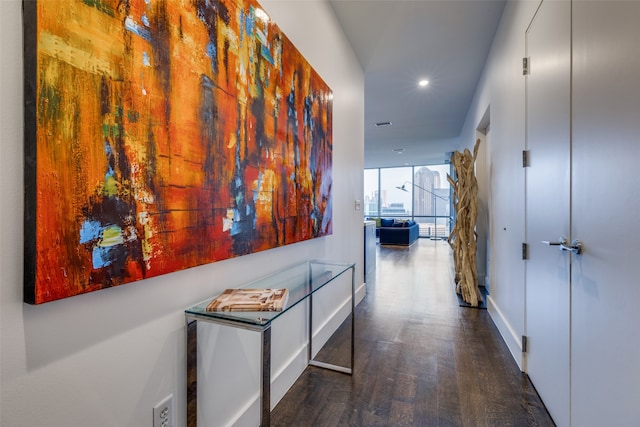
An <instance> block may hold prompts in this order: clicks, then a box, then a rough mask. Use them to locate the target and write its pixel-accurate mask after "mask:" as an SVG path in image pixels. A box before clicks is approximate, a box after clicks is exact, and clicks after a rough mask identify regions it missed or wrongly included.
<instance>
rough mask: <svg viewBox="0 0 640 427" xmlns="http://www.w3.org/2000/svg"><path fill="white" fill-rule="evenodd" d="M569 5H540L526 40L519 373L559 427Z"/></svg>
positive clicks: (564, 332)
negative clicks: (525, 250)
mask: <svg viewBox="0 0 640 427" xmlns="http://www.w3.org/2000/svg"><path fill="white" fill-rule="evenodd" d="M570 31H571V4H570V3H569V2H568V1H545V2H543V3H542V4H541V6H540V8H539V10H538V11H537V13H536V15H535V17H534V18H533V20H532V22H531V25H530V26H529V28H528V29H527V33H526V56H527V58H528V61H529V74H528V75H527V76H526V108H527V111H526V117H527V123H526V146H527V150H528V151H529V167H527V168H526V169H525V182H526V184H525V187H526V188H525V200H526V202H525V203H526V207H525V215H526V217H525V224H526V240H527V242H528V245H529V258H528V260H527V261H526V265H525V271H526V273H525V286H526V290H525V298H526V302H525V329H526V335H527V338H528V342H527V353H526V355H525V357H526V359H525V363H526V365H525V370H526V372H527V373H528V374H529V377H530V378H531V381H532V382H533V384H534V386H535V387H536V390H537V391H538V393H539V394H540V397H541V398H542V400H543V401H544V403H545V405H546V406H547V409H548V410H549V413H550V414H551V416H552V417H553V419H554V421H555V422H556V424H557V425H558V426H560V427H563V426H569V425H570V377H569V374H570V373H569V366H570V365H569V362H570V310H571V287H570V283H569V281H570V265H571V264H570V263H571V252H567V251H561V250H560V249H559V246H550V245H546V244H544V243H542V242H543V241H549V242H554V241H555V242H557V241H559V239H560V237H561V236H564V237H566V238H568V239H570V237H571V236H569V233H570V230H571V224H570V220H571V212H570V208H571V197H570V195H571V193H570V191H571V182H570V178H571V162H570V154H571V134H570V125H571V120H570V119H571V104H570V99H571V98H570V96H571V92H570V88H571V85H570V83H571V80H570V79H571V56H570V55H571V45H570V43H571V33H570Z"/></svg>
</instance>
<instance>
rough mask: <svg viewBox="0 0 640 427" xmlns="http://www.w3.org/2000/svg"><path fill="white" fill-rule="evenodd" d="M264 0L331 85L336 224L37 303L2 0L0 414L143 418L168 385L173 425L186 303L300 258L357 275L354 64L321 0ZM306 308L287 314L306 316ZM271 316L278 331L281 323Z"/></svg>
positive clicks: (67, 422) (140, 425)
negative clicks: (28, 294) (25, 275)
mask: <svg viewBox="0 0 640 427" xmlns="http://www.w3.org/2000/svg"><path fill="white" fill-rule="evenodd" d="M263 3H264V4H263V6H264V7H265V9H266V11H267V12H268V13H269V14H271V15H272V17H273V18H274V20H275V21H276V22H277V23H278V25H279V26H280V28H281V29H282V30H283V31H284V33H285V34H286V35H287V36H288V37H289V38H290V39H291V40H292V41H293V43H294V44H295V45H296V46H297V48H298V49H299V50H300V51H301V52H302V54H303V55H304V56H305V57H306V59H307V60H308V61H309V62H310V63H311V65H312V66H313V67H314V68H315V69H316V70H317V71H318V72H319V74H320V75H321V76H322V78H323V79H324V80H325V81H326V82H327V83H328V84H329V86H330V87H331V88H332V90H333V92H334V115H333V120H334V121H333V141H334V160H333V183H334V186H333V198H334V199H333V200H334V206H333V218H334V229H333V230H334V234H333V235H332V236H329V237H325V238H321V239H315V240H313V241H309V242H303V243H299V244H295V245H290V246H287V247H282V248H278V249H274V250H270V251H266V252H261V253H258V254H253V255H248V256H243V257H239V258H235V259H231V260H226V261H221V262H217V263H214V264H209V265H205V266H200V267H196V268H192V269H189V270H185V271H181V272H177V273H173V274H170V275H165V276H162V277H158V278H153V279H149V280H145V281H142V282H137V283H133V284H129V285H124V286H120V287H116V288H111V289H106V290H102V291H99V292H94V293H91V294H86V295H80V296H76V297H73V298H68V299H65V300H60V301H55V302H51V303H47V304H44V305H41V306H35V307H34V306H29V305H26V304H23V303H22V265H23V258H22V247H23V166H22V165H23V134H22V126H23V115H22V108H23V98H22V84H23V79H22V41H21V40H22V34H21V31H22V18H21V5H22V3H21V1H15V0H3V1H0V34H1V42H0V49H1V50H0V57H1V58H2V60H1V61H0V94H1V96H0V144H1V146H2V152H1V154H0V156H1V157H0V190H1V193H0V195H1V199H2V200H3V204H2V209H1V210H0V215H1V216H0V242H2V243H1V246H0V306H1V314H0V316H1V317H0V328H1V329H0V334H1V336H0V346H1V347H0V358H1V360H0V362H1V371H0V374H1V378H0V380H1V382H0V384H1V388H0V393H1V394H0V398H1V405H0V411H1V412H0V424H1V425H2V426H8V427H9V426H10V427H22V426H24V427H32V426H37V425H43V426H53V427H57V426H60V427H62V426H64V427H75V426H83V427H84V426H88V425H90V426H92V427H100V426H110V427H111V426H118V427H144V426H151V425H152V415H151V414H152V407H153V406H154V405H155V404H156V403H157V402H159V401H160V400H161V399H162V398H164V397H165V396H166V395H168V394H169V393H173V394H174V396H175V400H176V425H177V426H184V425H185V419H186V415H185V405H186V388H185V381H186V380H185V370H186V360H185V342H186V335H185V324H184V309H185V308H186V307H188V306H189V305H191V304H193V303H196V302H198V301H200V300H203V299H205V298H207V297H208V296H210V295H212V294H213V293H215V292H216V291H218V290H220V289H222V288H224V287H229V286H231V287H232V286H237V285H241V284H242V283H243V282H247V281H250V280H253V279H255V278H257V277H260V276H263V275H264V274H265V273H268V272H272V271H275V270H277V269H279V268H281V267H284V266H287V265H290V264H292V263H295V262H297V261H301V260H305V259H308V258H329V259H336V260H346V261H353V262H357V263H358V269H357V275H356V280H357V283H358V284H362V283H363V271H362V263H363V224H362V213H361V212H360V211H355V210H354V200H355V199H361V198H362V191H363V190H362V188H363V184H362V179H363V178H362V169H363V167H364V155H363V147H364V135H363V128H364V77H363V74H362V70H361V68H360V66H359V65H358V63H357V61H356V59H355V56H354V55H353V53H352V51H351V48H350V47H349V45H348V44H347V42H346V41H345V38H344V36H343V34H342V31H341V30H340V29H339V26H338V24H337V22H336V20H335V18H334V16H333V14H332V12H331V10H330V8H329V6H328V5H327V4H326V3H325V2H324V1H305V2H294V1H278V0H269V1H265V2H263ZM337 298H342V296H338V297H337ZM338 302H341V301H338ZM303 315H304V313H299V314H298V317H297V318H296V317H292V318H291V323H292V324H297V323H298V322H304V318H303ZM278 328H279V329H280V330H283V328H284V330H285V333H286V328H287V325H286V324H284V325H282V324H281V325H279V326H278ZM275 333H276V331H274V334H275ZM233 339H235V337H233ZM279 340H280V341H278V340H276V338H275V337H274V346H275V347H276V348H275V349H274V352H275V353H276V354H280V353H282V351H280V350H278V349H279V348H280V346H281V344H280V343H281V338H279ZM242 343H243V344H242V345H243V346H245V350H241V351H244V353H243V354H244V356H245V358H246V360H248V361H249V362H251V363H253V362H255V363H258V361H257V357H256V356H255V355H254V353H253V351H254V350H255V349H254V348H253V347H251V346H252V345H253V344H251V337H250V338H249V339H248V341H242ZM287 345H290V346H293V347H295V346H296V345H299V343H298V344H296V343H295V342H294V343H287ZM279 351H280V353H278V352H279ZM276 357H278V358H280V359H281V360H280V362H279V363H280V364H281V365H282V364H283V363H285V362H283V361H282V359H283V358H285V356H277V355H276V356H274V358H276ZM254 359H255V360H254ZM244 362H245V360H237V359H234V360H232V361H231V362H230V366H227V369H226V370H225V371H224V372H223V374H222V376H221V377H219V378H218V381H219V382H220V383H221V384H230V383H231V381H232V380H233V379H234V372H242V371H244V370H246V369H247V367H246V366H245V365H244ZM285 364H286V363H285ZM256 366H257V365H256ZM299 369H300V368H299V367H298V366H296V365H292V367H291V368H290V369H289V372H287V373H286V374H287V375H284V376H287V377H291V376H293V377H294V378H295V376H296V375H297V374H299ZM256 386H257V385H256ZM256 392H257V388H256ZM280 393H281V392H280ZM234 403H235V404H237V408H235V409H232V410H231V411H230V412H232V413H233V414H234V416H242V415H243V411H244V409H243V408H242V404H244V402H234ZM219 421H222V420H216V421H215V422H216V423H217V422H219ZM208 425H212V424H208Z"/></svg>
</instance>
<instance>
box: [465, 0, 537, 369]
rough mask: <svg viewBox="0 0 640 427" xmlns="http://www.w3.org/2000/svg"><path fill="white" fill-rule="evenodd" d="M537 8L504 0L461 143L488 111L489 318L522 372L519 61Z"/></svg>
mask: <svg viewBox="0 0 640 427" xmlns="http://www.w3.org/2000/svg"><path fill="white" fill-rule="evenodd" d="M538 4H539V1H537V0H531V1H528V0H525V1H517V2H516V1H508V2H507V5H506V6H505V10H504V13H503V16H502V20H501V22H500V27H499V28H498V31H497V32H496V36H495V39H494V41H493V46H492V49H491V53H490V54H489V57H488V58H487V62H486V64H485V69H484V73H483V76H482V78H481V80H480V83H479V85H478V88H477V90H476V94H475V97H474V100H473V103H472V105H471V108H470V109H469V113H468V116H467V120H466V122H465V125H464V128H463V132H462V133H461V142H460V145H461V147H462V148H465V147H468V148H471V147H472V146H473V144H474V142H475V140H476V138H477V131H476V129H477V128H478V126H479V125H480V124H481V123H482V121H483V117H484V114H485V112H486V111H487V109H488V108H489V109H490V127H491V138H490V145H488V146H487V147H486V149H487V153H486V156H485V158H486V163H485V164H478V165H477V167H479V168H484V170H483V171H482V174H486V176H487V179H488V184H489V185H488V188H487V192H488V193H489V194H490V197H488V196H489V194H486V195H483V197H484V198H486V199H488V200H489V202H488V203H489V205H488V211H489V212H490V216H489V221H490V223H489V230H490V236H489V245H490V251H491V256H490V260H491V265H490V268H489V270H490V277H489V282H490V292H491V295H490V296H489V298H488V306H489V311H490V313H491V316H492V318H493V320H494V322H495V323H496V326H497V327H498V329H499V330H500V332H501V334H502V336H503V337H504V339H505V342H506V343H507V345H508V346H509V349H510V351H511V353H512V354H513V357H514V358H515V360H516V362H517V363H518V364H519V366H520V367H521V368H522V367H523V366H522V350H521V342H520V341H521V336H522V335H523V334H524V331H525V329H524V328H525V325H524V262H523V261H522V259H521V247H522V246H521V245H522V242H524V241H525V237H524V229H525V228H524V225H525V222H524V172H523V169H522V150H524V148H525V145H524V137H525V128H524V125H525V111H524V105H525V98H524V94H525V92H524V88H525V78H524V76H523V75H522V57H523V56H524V53H525V51H524V48H525V38H524V37H525V31H526V28H527V26H528V25H529V22H530V21H531V18H532V17H533V14H534V12H535V10H536V8H537V6H538Z"/></svg>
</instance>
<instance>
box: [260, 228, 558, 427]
mask: <svg viewBox="0 0 640 427" xmlns="http://www.w3.org/2000/svg"><path fill="white" fill-rule="evenodd" d="M355 318H356V338H355V348H356V350H355V351H356V353H355V373H354V375H353V377H349V376H347V375H344V374H340V373H336V372H331V371H326V370H323V369H319V368H314V367H308V368H307V369H306V370H305V372H304V373H303V375H302V376H301V377H300V378H299V379H298V380H297V381H296V383H295V384H294V385H293V387H292V388H291V389H290V390H289V392H288V393H287V394H286V395H285V397H284V398H283V399H282V400H281V401H280V403H279V404H278V405H277V406H276V408H275V409H274V410H273V412H272V418H271V421H272V425H274V426H314V427H316V426H327V427H329V426H553V425H554V424H553V421H552V420H551V419H550V417H549V415H548V414H547V412H546V410H545V408H544V406H543V405H542V402H541V401H540V399H539V397H538V395H537V394H536V392H535V390H534V389H533V387H532V386H531V383H530V382H529V380H528V379H527V377H526V376H525V375H524V374H522V373H521V372H520V370H519V368H518V367H517V365H516V363H515V362H514V361H513V359H512V357H511V355H510V354H509V352H508V350H507V347H506V345H505V344H504V342H503V341H502V338H501V337H500V335H499V333H498V331H497V329H496V328H495V326H494V325H493V323H492V321H491V319H490V317H489V314H488V312H487V311H486V310H479V309H471V308H460V307H458V303H457V299H456V296H455V294H454V291H453V285H452V279H451V271H450V249H449V247H448V245H447V244H446V242H443V241H436V242H434V241H431V240H427V239H418V242H417V243H416V244H415V245H413V247H411V248H410V249H405V248H386V247H380V246H378V248H377V266H376V280H375V281H373V282H370V283H368V284H367V296H366V298H365V299H364V300H363V301H362V302H361V303H360V304H359V305H358V307H357V308H356V316H355ZM346 323H348V322H346ZM345 326H347V327H345ZM345 326H343V328H341V330H339V331H338V332H337V333H336V334H335V336H334V338H333V339H332V341H330V342H329V343H328V344H327V345H326V346H325V348H324V349H323V351H322V353H321V355H320V357H319V359H326V360H330V361H332V362H337V363H344V364H348V354H347V353H348V340H349V329H350V328H349V327H348V326H349V325H348V324H347V325H345Z"/></svg>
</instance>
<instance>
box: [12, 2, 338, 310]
mask: <svg viewBox="0 0 640 427" xmlns="http://www.w3.org/2000/svg"><path fill="white" fill-rule="evenodd" d="M23 16H24V40H25V159H26V160H25V191H26V197H25V286H24V289H25V294H24V299H25V301H26V302H28V303H31V304H40V303H45V302H48V301H53V300H57V299H61V298H66V297H70V296H73V295H78V294H83V293H87V292H92V291H96V290H99V289H104V288H108V287H112V286H118V285H121V284H125V283H130V282H134V281H138V280H142V279H145V278H150V277H154V276H158V275H162V274H167V273H170V272H174V271H178V270H182V269H186V268H190V267H194V266H198V265H202V264H206V263H211V262H215V261H219V260H224V259H228V258H231V257H237V256H241V255H245V254H250V253H254V252H258V251H263V250H267V249H271V248H275V247H279V246H283V245H288V244H292V243H296V242H301V241H304V240H308V239H313V238H317V237H322V236H326V235H329V234H331V233H332V207H331V200H332V199H331V188H332V177H331V166H332V98H333V97H332V92H331V90H330V89H329V87H328V86H327V84H326V83H325V82H324V81H323V80H322V79H321V78H320V76H319V75H318V74H317V73H316V72H315V71H314V70H313V68H312V67H311V66H310V65H309V63H308V62H307V61H306V60H305V58H304V57H303V56H302V55H301V54H300V52H299V51H298V50H297V49H296V48H295V47H294V45H293V44H292V43H291V42H290V41H289V39H287V37H286V36H285V35H284V34H283V33H282V32H281V31H280V29H279V28H278V27H277V25H276V24H275V23H274V22H273V21H272V20H270V18H269V16H268V15H267V14H266V13H265V12H264V10H263V9H262V8H261V7H260V5H259V4H258V3H256V2H255V1H252V0H235V1H234V0H37V1H35V0H34V1H29V0H26V1H25V2H24V15H23Z"/></svg>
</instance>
